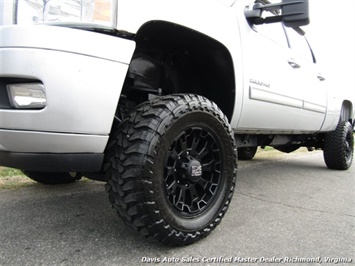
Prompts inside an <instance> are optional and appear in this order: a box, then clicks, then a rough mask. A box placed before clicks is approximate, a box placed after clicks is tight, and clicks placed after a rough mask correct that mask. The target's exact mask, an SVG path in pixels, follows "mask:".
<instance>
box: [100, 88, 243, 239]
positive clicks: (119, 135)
mask: <svg viewBox="0 0 355 266" xmlns="http://www.w3.org/2000/svg"><path fill="white" fill-rule="evenodd" d="M236 164H237V158H236V148H235V144H234V135H233V132H232V130H231V128H230V126H229V124H228V122H227V119H226V117H225V116H224V115H223V113H222V112H221V111H220V110H219V109H218V108H217V106H216V105H215V104H214V103H212V102H211V101H209V100H207V99H206V98H203V97H200V96H195V95H173V96H165V97H161V98H156V99H153V100H151V101H149V102H147V103H143V104H142V105H140V106H138V107H137V109H136V110H135V111H134V112H132V113H131V114H130V115H129V117H128V118H127V119H126V120H124V121H123V122H122V123H121V124H120V125H118V126H117V128H115V129H114V131H113V135H112V137H111V140H110V142H109V145H108V148H107V158H106V164H105V169H106V174H107V178H108V183H107V191H108V193H109V199H110V202H111V204H112V206H113V207H114V208H115V209H116V210H117V212H118V214H119V216H121V217H122V218H123V220H124V221H125V223H126V224H127V225H129V226H130V227H132V228H134V229H135V230H137V231H139V232H140V233H141V234H143V235H144V236H147V237H152V238H154V239H156V240H158V241H161V242H163V243H165V244H168V245H187V244H191V243H194V242H196V241H198V240H199V239H201V238H203V237H205V236H207V235H208V234H209V233H210V232H211V231H212V230H213V229H214V228H215V227H216V226H217V225H218V224H219V223H220V222H221V219H222V217H223V216H224V214H225V212H226V211H227V208H228V205H229V203H230V201H231V198H232V195H233V191H234V186H235V182H236V168H237V165H236Z"/></svg>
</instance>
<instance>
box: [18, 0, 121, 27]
mask: <svg viewBox="0 0 355 266" xmlns="http://www.w3.org/2000/svg"><path fill="white" fill-rule="evenodd" d="M114 1H115V0H18V1H17V16H16V22H17V24H31V23H32V24H34V23H41V22H95V23H100V24H106V25H112V23H113V15H114V14H113V10H114V8H113V4H114Z"/></svg>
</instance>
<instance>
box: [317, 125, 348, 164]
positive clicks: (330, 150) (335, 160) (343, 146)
mask: <svg viewBox="0 0 355 266" xmlns="http://www.w3.org/2000/svg"><path fill="white" fill-rule="evenodd" d="M353 154H354V137H353V128H352V126H351V124H350V123H349V122H347V121H341V122H339V124H338V126H337V128H336V129H335V130H334V131H332V132H329V133H327V134H326V135H325V140H324V151H323V155H324V161H325V163H326V165H327V166H328V168H330V169H336V170H346V169H348V168H349V167H350V166H351V164H352V161H353Z"/></svg>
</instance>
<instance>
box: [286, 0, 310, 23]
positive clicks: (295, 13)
mask: <svg viewBox="0 0 355 266" xmlns="http://www.w3.org/2000/svg"><path fill="white" fill-rule="evenodd" d="M281 9H282V22H283V24H284V25H285V26H286V27H290V28H297V27H300V26H305V25H308V24H309V11H308V10H309V8H308V0H299V1H297V0H282V7H281Z"/></svg>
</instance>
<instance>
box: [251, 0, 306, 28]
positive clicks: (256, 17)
mask: <svg viewBox="0 0 355 266" xmlns="http://www.w3.org/2000/svg"><path fill="white" fill-rule="evenodd" d="M267 3H269V1H267V0H259V1H258V2H257V3H256V4H255V5H254V6H253V9H252V10H246V11H245V17H246V18H247V20H248V21H249V22H250V23H252V24H256V25H259V24H264V23H275V22H283V24H284V25H285V26H286V27H291V28H298V27H300V26H305V25H308V24H309V15H308V0H282V2H281V3H277V4H267ZM280 9H281V11H282V12H281V13H282V14H281V15H280V14H279V10H280ZM263 11H270V12H272V13H274V14H275V16H270V17H263V16H262V13H263Z"/></svg>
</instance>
